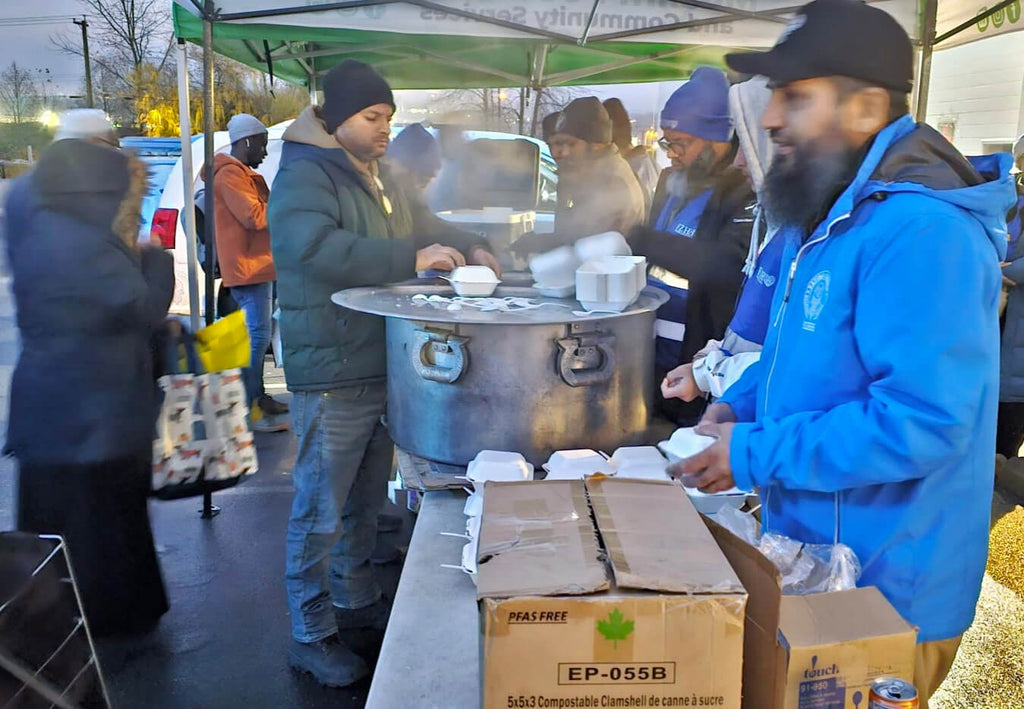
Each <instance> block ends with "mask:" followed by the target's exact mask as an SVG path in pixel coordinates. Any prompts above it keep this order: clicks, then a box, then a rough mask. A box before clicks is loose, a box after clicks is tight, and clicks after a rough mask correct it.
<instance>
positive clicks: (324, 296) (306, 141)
mask: <svg viewBox="0 0 1024 709" xmlns="http://www.w3.org/2000/svg"><path fill="white" fill-rule="evenodd" d="M284 141H285V142H284V147H283V148H282V152H281V167H280V169H279V171H278V173H277V177H276V179H275V180H274V186H273V189H272V190H271V192H270V203H269V206H268V211H267V216H268V221H269V224H270V240H271V248H272V250H273V253H274V265H275V267H276V269H277V292H278V304H279V306H280V309H281V317H280V327H281V340H282V344H283V346H284V371H285V378H286V379H287V382H288V388H289V389H290V390H292V391H326V390H328V389H336V388H338V387H343V386H351V385H353V384H359V383H363V382H366V381H372V380H375V379H381V378H383V377H384V376H385V374H386V356H385V341H384V320H383V318H380V317H376V316H373V315H366V314H364V313H357V312H354V311H351V310H346V309H344V308H341V307H339V306H337V305H335V304H334V303H332V302H331V295H332V294H334V293H336V292H337V291H340V290H344V289H346V288H355V287H358V286H376V285H384V284H386V283H395V282H398V281H403V280H407V279H410V278H414V277H415V276H416V270H415V264H416V251H417V249H420V248H423V247H425V246H429V245H430V244H432V243H441V244H445V245H447V246H453V247H455V248H457V249H459V250H460V251H462V252H463V253H465V252H466V251H468V250H469V249H470V248H472V247H473V246H474V245H477V244H482V242H481V241H480V240H479V239H478V238H477V237H475V236H473V235H470V234H466V233H464V232H460V231H457V230H453V229H452V228H451V227H450V226H447V225H446V223H445V222H443V221H442V220H440V219H438V218H437V217H435V216H434V215H433V214H432V213H431V212H430V211H429V210H428V209H427V208H426V207H425V206H423V204H422V202H420V201H419V199H418V198H416V197H414V196H412V195H410V194H409V193H408V192H406V191H405V190H404V189H402V188H400V187H398V186H397V184H396V183H395V181H394V180H392V179H391V178H390V177H389V175H388V173H387V172H386V170H382V171H381V174H380V179H381V182H382V183H383V185H384V194H385V195H386V196H387V198H388V201H389V202H390V203H391V207H392V211H391V214H390V215H388V214H387V212H386V211H385V207H384V204H383V203H382V201H381V200H380V199H379V198H378V196H377V195H376V194H375V192H374V191H371V189H370V186H369V184H368V183H367V180H366V178H365V177H364V176H363V175H362V174H360V173H359V172H358V171H357V170H356V168H355V167H354V166H353V164H352V162H351V160H350V159H349V157H348V154H347V153H346V152H345V150H343V149H342V148H341V146H340V145H339V144H338V143H337V141H335V140H334V138H333V137H332V136H330V135H329V134H328V133H327V131H326V129H325V127H324V124H323V122H322V121H321V120H320V119H319V118H318V117H317V115H316V113H315V112H314V110H313V109H312V108H309V109H306V111H304V112H303V113H302V115H300V116H299V118H297V119H296V120H295V122H294V123H293V124H292V125H291V126H290V127H289V128H288V130H287V131H286V132H285V134H284Z"/></svg>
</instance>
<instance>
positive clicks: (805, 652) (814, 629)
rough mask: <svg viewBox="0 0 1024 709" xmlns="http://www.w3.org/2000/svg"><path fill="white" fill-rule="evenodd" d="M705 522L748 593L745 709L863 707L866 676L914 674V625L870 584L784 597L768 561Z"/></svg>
mask: <svg viewBox="0 0 1024 709" xmlns="http://www.w3.org/2000/svg"><path fill="white" fill-rule="evenodd" d="M705 522H706V523H707V525H708V528H709V529H710V530H711V533H712V535H713V536H714V538H715V540H716V541H717V542H718V544H719V546H720V547H721V549H722V551H723V552H724V553H725V556H726V558H728V559H729V562H730V563H731V564H732V567H733V569H735V571H736V574H737V575H738V576H739V578H740V580H741V581H742V582H743V585H744V586H745V587H746V589H747V592H748V593H749V600H748V602H747V613H746V632H745V633H744V647H743V660H744V663H743V707H744V709H840V708H841V709H866V707H867V700H868V692H869V690H870V689H871V682H872V680H874V679H877V678H878V677H899V678H901V679H905V680H907V681H910V682H912V681H913V680H914V650H915V645H916V643H917V629H916V628H915V627H914V626H912V625H910V624H909V623H907V621H905V620H904V619H903V618H902V617H901V616H900V614H899V613H897V612H896V609H895V608H893V607H892V604H890V603H889V601H887V600H886V599H885V597H884V596H883V595H882V593H881V592H880V591H879V590H878V589H877V588H875V587H873V586H871V587H868V588H857V589H853V590H850V591H837V592H833V593H815V594H810V595H807V596H783V595H782V580H781V579H780V577H779V572H778V570H777V569H776V568H775V565H774V564H772V562H771V561H769V560H768V559H767V558H765V556H764V555H763V554H761V552H759V551H758V550H757V549H755V548H754V547H752V546H750V545H749V544H747V543H746V542H744V541H743V540H741V539H740V538H739V537H736V536H735V535H733V534H732V533H730V532H729V531H728V530H726V529H725V528H724V527H721V526H719V525H717V524H715V523H714V522H713V521H711V520H709V519H705Z"/></svg>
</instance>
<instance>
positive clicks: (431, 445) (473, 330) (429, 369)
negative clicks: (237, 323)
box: [334, 285, 667, 466]
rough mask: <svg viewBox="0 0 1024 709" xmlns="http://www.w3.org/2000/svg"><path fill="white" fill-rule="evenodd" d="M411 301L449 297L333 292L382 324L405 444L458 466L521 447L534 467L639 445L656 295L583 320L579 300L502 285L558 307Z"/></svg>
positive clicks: (419, 288)
mask: <svg viewBox="0 0 1024 709" xmlns="http://www.w3.org/2000/svg"><path fill="white" fill-rule="evenodd" d="M416 294H423V295H427V296H429V295H434V294H437V295H444V296H451V295H452V291H451V289H450V288H447V287H444V286H425V285H400V286H391V287H387V288H357V289H352V290H348V291H343V292H341V293H337V294H335V296H334V302H335V303H337V304H339V305H342V306H344V307H347V308H351V309H353V310H358V311H362V312H367V313H373V314H375V315H382V316H384V317H386V318H387V357H388V427H389V430H390V431H391V436H392V438H393V439H394V441H395V443H396V444H398V445H399V446H400V447H402V448H404V449H406V450H408V451H410V452H412V453H415V454H416V455H419V456H422V457H424V458H428V459H430V460H436V461H440V462H443V463H451V464H454V465H465V464H467V463H468V462H469V461H470V460H472V459H473V457H474V456H476V454H477V453H478V452H480V451H481V450H485V449H493V450H508V451H518V452H520V453H522V454H523V455H524V456H526V458H527V460H529V461H530V462H531V463H533V464H534V465H537V466H539V465H541V464H543V463H545V462H546V461H547V459H548V457H549V456H550V455H551V453H552V452H553V451H556V450H563V449H567V448H596V449H599V450H606V451H608V452H611V451H612V450H614V449H615V448H618V447H619V446H622V445H630V444H634V443H638V442H641V441H642V440H643V439H644V436H645V431H646V428H647V425H648V418H649V414H650V410H651V399H652V395H653V392H654V381H653V378H654V314H655V311H656V310H657V308H658V307H659V306H660V305H661V304H662V303H664V302H665V300H666V299H667V297H666V296H665V294H664V293H662V292H661V291H658V290H655V289H646V290H645V291H644V292H643V294H642V295H641V296H640V299H639V300H638V301H637V302H636V303H634V304H633V305H632V306H630V307H629V308H628V309H627V310H626V311H625V312H623V313H617V314H610V313H601V314H590V315H584V316H577V315H574V314H573V309H578V308H579V305H578V304H577V303H576V302H575V301H572V300H564V301H559V300H553V299H548V298H541V297H540V296H539V295H538V294H537V292H536V291H534V290H533V289H531V288H521V287H513V288H499V289H498V291H497V292H496V293H495V297H504V296H520V297H527V298H532V299H535V300H536V301H537V302H554V303H561V304H562V307H552V306H549V307H543V308H540V309H537V310H528V311H522V312H500V311H498V312H480V311H477V310H472V309H469V308H464V309H462V310H456V311H451V310H448V309H447V308H446V305H445V304H440V305H431V304H424V303H422V301H420V302H417V301H414V300H413V296H414V295H416Z"/></svg>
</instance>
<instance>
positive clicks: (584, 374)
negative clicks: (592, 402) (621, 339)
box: [556, 335, 615, 387]
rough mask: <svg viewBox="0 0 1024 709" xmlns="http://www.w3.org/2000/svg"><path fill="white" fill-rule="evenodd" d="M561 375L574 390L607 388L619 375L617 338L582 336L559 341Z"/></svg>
mask: <svg viewBox="0 0 1024 709" xmlns="http://www.w3.org/2000/svg"><path fill="white" fill-rule="evenodd" d="M556 342H557V343H558V347H559V349H560V350H561V354H560V355H559V357H558V373H559V374H561V375H562V380H563V381H564V382H565V383H566V384H568V385H569V386H571V387H587V386H593V385H595V384H604V383H605V382H607V381H608V380H609V379H611V378H612V374H613V373H614V372H615V349H614V347H615V335H581V336H579V337H565V338H562V339H561V340H556Z"/></svg>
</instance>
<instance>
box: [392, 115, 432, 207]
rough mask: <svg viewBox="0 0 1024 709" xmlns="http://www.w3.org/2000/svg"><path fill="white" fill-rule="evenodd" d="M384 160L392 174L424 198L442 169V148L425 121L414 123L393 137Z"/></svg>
mask: <svg viewBox="0 0 1024 709" xmlns="http://www.w3.org/2000/svg"><path fill="white" fill-rule="evenodd" d="M384 161H385V162H386V163H387V164H388V167H389V168H390V171H391V174H392V176H393V177H394V178H395V179H396V180H400V181H402V182H404V183H406V186H407V188H408V189H409V191H411V192H412V193H413V194H415V195H417V198H421V196H422V195H423V193H424V191H425V190H426V189H427V186H428V185H429V184H430V183H431V182H432V181H433V179H434V178H435V177H437V173H438V172H439V171H440V169H441V149H440V148H439V147H438V146H437V141H436V140H434V136H432V135H431V134H430V132H429V131H427V129H426V128H424V127H423V124H422V123H413V124H412V125H409V126H406V127H405V128H403V129H402V132H401V133H399V134H398V135H396V136H395V139H394V140H393V141H391V145H389V146H388V152H387V154H386V155H385V156H384Z"/></svg>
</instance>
